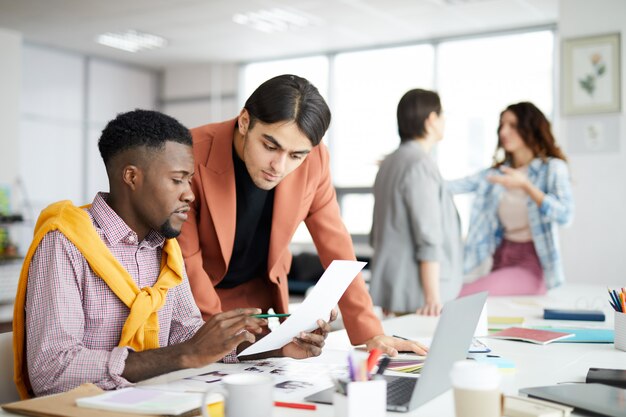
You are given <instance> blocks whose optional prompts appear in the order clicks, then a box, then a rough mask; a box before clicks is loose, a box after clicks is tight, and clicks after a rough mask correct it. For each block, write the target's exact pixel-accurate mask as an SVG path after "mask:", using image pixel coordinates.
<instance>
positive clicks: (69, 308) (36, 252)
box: [13, 110, 330, 398]
mask: <svg viewBox="0 0 626 417" xmlns="http://www.w3.org/2000/svg"><path fill="white" fill-rule="evenodd" d="M191 145H192V141H191V135H190V133H189V131H188V130H187V129H186V128H185V127H184V126H182V125H181V124H180V123H178V122H177V121H176V120H175V119H173V118H171V117H169V116H166V115H163V114H161V113H158V112H153V111H146V110H135V111H132V112H128V113H124V114H120V115H118V116H117V118H115V119H114V120H113V121H111V122H109V124H108V125H107V126H106V128H105V129H104V131H103V132H102V136H101V138H100V140H99V142H98V147H99V149H100V153H101V155H102V158H103V160H104V164H105V166H106V170H107V175H108V178H109V188H110V192H109V193H98V194H97V195H96V197H95V198H94V200H93V203H92V204H91V205H90V206H86V207H81V208H78V207H75V206H74V205H72V204H71V203H70V202H69V201H61V202H58V203H55V204H52V205H50V206H49V207H48V208H46V209H45V210H44V211H43V212H42V213H41V215H40V217H39V220H38V221H37V225H36V227H35V237H34V240H33V243H32V245H31V247H30V249H29V251H28V254H27V255H26V259H25V265H27V266H28V267H27V268H24V270H23V271H22V276H21V277H20V283H19V288H18V295H17V299H16V305H15V313H14V317H15V318H14V329H13V331H14V333H13V336H14V356H15V375H16V377H15V380H16V384H17V386H18V391H19V392H20V395H21V396H22V398H25V397H28V396H29V395H33V394H34V395H45V394H52V393H57V392H63V391H67V390H69V389H72V388H74V387H76V386H78V385H80V384H82V383H85V382H91V383H94V384H96V385H98V386H99V387H101V388H103V389H115V388H119V387H123V386H125V385H129V384H131V383H133V382H137V381H140V380H143V379H147V378H150V377H153V376H156V375H159V374H163V373H167V372H171V371H175V370H178V369H183V368H194V367H201V366H204V365H207V364H209V363H212V362H215V361H218V360H221V359H223V360H225V361H233V362H236V356H235V355H236V349H237V347H238V346H239V345H240V344H242V343H244V344H246V345H247V344H248V343H252V342H254V340H255V337H254V335H253V333H260V332H261V330H262V327H263V326H265V325H267V322H266V320H263V319H259V318H255V317H252V315H253V314H256V313H259V312H260V310H259V309H256V308H243V309H236V310H231V311H227V312H224V313H220V314H216V315H215V316H213V317H211V318H210V319H209V320H208V321H206V322H204V321H203V319H202V316H201V315H200V311H199V310H198V307H197V306H196V304H195V302H194V299H193V296H192V294H191V290H190V287H189V283H188V281H187V276H186V272H185V268H184V264H183V257H182V254H181V251H180V247H179V246H178V243H177V241H176V239H174V238H175V237H176V236H178V234H179V233H180V230H181V227H182V224H183V223H184V221H185V220H186V218H187V211H188V210H189V205H190V203H191V202H192V201H193V200H194V194H193V192H192V191H191V185H190V184H191V177H192V176H193V174H194V161H193V153H192V148H191ZM318 324H319V326H320V328H318V329H317V330H316V331H315V332H313V333H305V334H302V335H300V336H301V337H299V338H297V339H295V340H294V341H293V342H291V343H289V344H288V345H286V346H284V347H283V348H282V349H281V350H280V351H276V352H269V353H267V354H266V355H264V356H270V355H286V356H294V357H306V356H316V355H319V354H320V352H321V347H322V346H323V344H324V339H325V337H326V335H327V333H328V331H329V329H330V327H329V325H328V323H326V322H324V321H323V320H319V321H318Z"/></svg>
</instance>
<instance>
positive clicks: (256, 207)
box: [217, 147, 274, 288]
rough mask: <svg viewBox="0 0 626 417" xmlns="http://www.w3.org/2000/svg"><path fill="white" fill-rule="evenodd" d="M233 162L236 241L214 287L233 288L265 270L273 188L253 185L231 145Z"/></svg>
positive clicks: (262, 274)
mask: <svg viewBox="0 0 626 417" xmlns="http://www.w3.org/2000/svg"><path fill="white" fill-rule="evenodd" d="M233 163H234V166H235V184H236V189H237V225H236V227H235V245H234V247H233V254H232V256H231V259H230V263H229V266H228V271H227V272H226V276H225V277H224V279H223V280H222V281H221V282H220V283H219V284H218V285H217V288H233V287H236V286H237V285H240V284H243V283H244V282H247V281H250V280H251V279H253V278H258V277H261V276H265V275H266V274H267V257H268V253H269V247H270V232H271V228H272V209H273V208H274V190H273V189H272V190H269V191H267V190H262V189H260V188H258V187H257V186H256V185H254V182H253V181H252V178H250V174H248V169H247V168H246V164H245V163H244V162H243V161H242V160H241V159H240V158H239V156H238V155H237V153H236V152H235V148H234V147H233Z"/></svg>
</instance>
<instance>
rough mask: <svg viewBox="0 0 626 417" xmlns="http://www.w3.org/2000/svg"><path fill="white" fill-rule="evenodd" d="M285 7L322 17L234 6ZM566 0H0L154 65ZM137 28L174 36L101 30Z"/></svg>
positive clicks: (357, 38)
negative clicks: (149, 44) (297, 21)
mask: <svg viewBox="0 0 626 417" xmlns="http://www.w3.org/2000/svg"><path fill="white" fill-rule="evenodd" d="M276 7H280V8H284V9H288V10H291V11H295V12H298V13H302V14H306V15H308V16H312V17H313V18H315V20H316V21H317V25H314V26H309V27H306V28H302V29H299V30H295V31H289V32H274V33H264V32H259V31H257V30H255V29H252V28H249V27H246V26H241V25H239V24H236V23H234V22H233V20H232V16H233V15H234V14H235V13H246V12H256V11H259V10H264V9H272V8H276ZM557 19H558V0H0V28H5V29H12V30H15V31H18V32H21V33H22V34H23V36H24V39H25V40H26V41H28V42H33V43H37V44H43V45H49V46H53V47H58V48H63V49H66V50H70V51H77V52H80V53H84V54H88V55H91V56H99V57H106V58H112V59H115V60H120V61H126V62H130V63H134V64H140V65H144V66H150V67H163V66H167V65H172V64H179V63H197V62H224V61H232V62H245V61H254V60H263V59H271V58H279V57H287V56H297V55H305V54H312V53H318V52H328V51H337V50H345V49H354V48H363V47H368V46H377V45H386V44H394V43H404V42H410V41H416V40H421V39H430V38H437V37H442V36H453V35H459V34H472V33H480V32H487V31H497V30H506V29H510V28H518V27H528V26H536V25H543V24H550V23H554V22H556V21H557ZM127 29H135V30H139V31H142V32H147V33H152V34H156V35H160V36H162V37H164V38H166V39H167V40H168V42H169V44H168V46H167V47H166V48H164V49H160V50H150V51H144V52H139V53H135V54H132V53H129V52H124V51H118V50H115V49H112V48H109V47H107V46H102V45H99V44H97V43H95V41H94V39H95V37H96V36H97V35H98V34H101V33H104V32H116V31H125V30H127Z"/></svg>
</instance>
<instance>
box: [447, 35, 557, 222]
mask: <svg viewBox="0 0 626 417" xmlns="http://www.w3.org/2000/svg"><path fill="white" fill-rule="evenodd" d="M553 43H554V36H553V33H552V32H551V31H541V32H531V33H524V34H515V35H508V36H496V37H489V38H477V39H469V40H460V41H450V42H442V43H441V44H440V45H439V48H438V62H437V80H438V83H437V84H438V85H437V89H438V91H439V94H440V95H441V100H442V106H443V108H444V112H445V117H446V131H445V136H444V139H443V140H442V141H441V143H440V144H439V145H438V146H437V162H438V164H439V167H440V169H441V172H442V175H443V176H444V178H447V179H454V178H459V177H462V176H465V175H469V174H472V173H474V172H476V171H478V170H480V169H483V168H486V167H487V166H489V165H491V163H492V156H493V152H494V150H495V148H496V144H497V139H498V138H497V133H496V131H497V128H498V123H499V119H500V112H501V111H502V110H503V109H504V108H506V106H507V105H509V104H512V103H517V102H520V101H532V102H533V103H534V104H535V105H537V107H539V108H540V109H541V110H542V111H543V112H544V113H545V114H546V115H547V116H548V117H550V115H551V114H552V106H553V95H554V94H553V81H552V78H553V77H552V71H553ZM455 200H456V203H457V208H458V210H459V213H460V215H461V218H462V224H463V227H464V229H465V230H467V225H468V221H469V210H470V203H471V197H470V196H457V197H456V198H455Z"/></svg>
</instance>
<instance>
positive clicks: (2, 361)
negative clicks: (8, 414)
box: [0, 332, 20, 404]
mask: <svg viewBox="0 0 626 417" xmlns="http://www.w3.org/2000/svg"><path fill="white" fill-rule="evenodd" d="M19 399H20V396H19V394H18V393H17V388H15V383H14V382H13V333H12V332H8V333H0V404H5V403H10V402H13V401H17V400H19Z"/></svg>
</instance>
